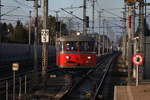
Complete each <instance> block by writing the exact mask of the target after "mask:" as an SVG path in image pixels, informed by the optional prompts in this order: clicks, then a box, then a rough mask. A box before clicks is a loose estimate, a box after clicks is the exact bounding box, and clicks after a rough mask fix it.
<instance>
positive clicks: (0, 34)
mask: <svg viewBox="0 0 150 100" xmlns="http://www.w3.org/2000/svg"><path fill="white" fill-rule="evenodd" d="M1 7H2V4H1V0H0V27H1ZM1 40H2V33H0V43H1Z"/></svg>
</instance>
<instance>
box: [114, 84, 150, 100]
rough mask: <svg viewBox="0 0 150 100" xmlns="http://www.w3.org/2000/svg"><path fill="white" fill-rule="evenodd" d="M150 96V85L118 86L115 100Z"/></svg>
mask: <svg viewBox="0 0 150 100" xmlns="http://www.w3.org/2000/svg"><path fill="white" fill-rule="evenodd" d="M148 98H150V85H148V84H146V85H145V84H144V85H143V84H142V85H139V86H116V87H115V90H114V100H148Z"/></svg>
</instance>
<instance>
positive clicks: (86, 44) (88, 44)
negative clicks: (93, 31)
mask: <svg viewBox="0 0 150 100" xmlns="http://www.w3.org/2000/svg"><path fill="white" fill-rule="evenodd" d="M79 49H80V51H90V52H92V51H94V42H92V41H82V42H79Z"/></svg>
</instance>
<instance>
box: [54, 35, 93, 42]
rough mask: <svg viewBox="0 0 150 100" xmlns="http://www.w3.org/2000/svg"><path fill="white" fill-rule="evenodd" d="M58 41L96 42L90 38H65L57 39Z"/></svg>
mask: <svg viewBox="0 0 150 100" xmlns="http://www.w3.org/2000/svg"><path fill="white" fill-rule="evenodd" d="M56 41H95V38H94V37H89V36H63V37H60V38H57V40H56Z"/></svg>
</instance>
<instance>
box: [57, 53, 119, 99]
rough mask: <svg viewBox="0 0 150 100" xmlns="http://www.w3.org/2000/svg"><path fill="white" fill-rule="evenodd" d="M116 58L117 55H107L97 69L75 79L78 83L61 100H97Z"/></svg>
mask: <svg viewBox="0 0 150 100" xmlns="http://www.w3.org/2000/svg"><path fill="white" fill-rule="evenodd" d="M115 57H116V55H107V56H105V57H103V58H102V59H100V60H101V62H100V63H98V64H97V67H96V69H94V70H93V69H92V70H89V71H88V72H87V73H86V74H85V75H83V76H82V77H80V78H78V79H75V80H76V81H77V82H74V83H75V84H74V85H73V86H72V88H70V90H69V91H68V92H67V93H66V94H65V95H64V96H63V97H62V98H61V99H60V100H85V99H90V100H96V98H97V97H98V96H100V94H99V92H100V91H99V90H100V89H102V85H103V83H104V81H105V78H106V77H107V74H108V71H109V68H110V65H111V63H112V61H113V59H114V58H115Z"/></svg>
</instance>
